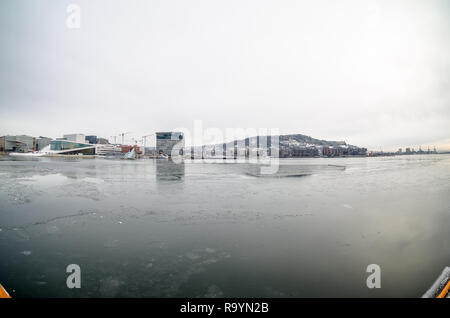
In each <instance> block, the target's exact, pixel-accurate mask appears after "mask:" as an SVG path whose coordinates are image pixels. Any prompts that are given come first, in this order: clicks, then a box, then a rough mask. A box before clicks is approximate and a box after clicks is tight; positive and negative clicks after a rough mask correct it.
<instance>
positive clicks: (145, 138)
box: [142, 133, 155, 148]
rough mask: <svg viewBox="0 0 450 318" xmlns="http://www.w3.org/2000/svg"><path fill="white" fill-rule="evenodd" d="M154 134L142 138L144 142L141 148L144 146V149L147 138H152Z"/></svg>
mask: <svg viewBox="0 0 450 318" xmlns="http://www.w3.org/2000/svg"><path fill="white" fill-rule="evenodd" d="M154 134H155V133H153V134H150V135H145V136H142V140H143V141H144V143H143V146H144V148H145V146H146V142H147V137H150V136H153V135H154Z"/></svg>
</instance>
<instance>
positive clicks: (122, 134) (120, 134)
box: [119, 132, 130, 145]
mask: <svg viewBox="0 0 450 318" xmlns="http://www.w3.org/2000/svg"><path fill="white" fill-rule="evenodd" d="M127 134H130V132H124V133H119V136H122V145H123V144H124V136H125V135H127Z"/></svg>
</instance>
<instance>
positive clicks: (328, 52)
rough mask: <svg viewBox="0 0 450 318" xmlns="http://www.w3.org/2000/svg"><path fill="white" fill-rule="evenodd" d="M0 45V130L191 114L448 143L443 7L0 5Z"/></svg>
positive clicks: (160, 124)
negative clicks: (73, 23) (71, 11)
mask: <svg viewBox="0 0 450 318" xmlns="http://www.w3.org/2000/svg"><path fill="white" fill-rule="evenodd" d="M70 3H75V4H78V5H79V6H80V8H81V28H80V29H69V28H67V26H66V19H67V16H68V14H67V13H66V8H67V6H68V5H69V4H70ZM0 48H1V50H0V135H4V134H29V135H34V136H39V135H44V136H51V137H59V136H61V135H62V134H65V133H75V132H80V133H85V134H97V135H99V136H103V137H106V138H109V137H110V136H112V135H117V134H118V133H120V132H125V131H130V132H133V134H132V135H134V136H142V135H145V134H149V133H152V132H154V131H161V130H163V131H164V130H171V129H174V128H177V127H187V128H191V127H192V125H193V121H194V120H196V119H199V120H203V126H204V127H205V128H207V127H217V128H220V129H225V128H228V127H241V128H249V127H253V128H259V127H267V128H272V127H275V128H279V129H280V132H281V133H302V134H306V135H310V136H312V137H315V138H323V139H330V140H345V141H347V142H349V143H351V144H356V145H360V146H366V147H368V148H369V149H380V148H383V149H395V148H396V147H400V146H403V147H405V146H416V147H417V146H418V145H422V146H423V147H425V146H427V145H436V146H438V147H440V148H441V149H443V148H450V134H449V131H450V129H449V127H450V80H449V78H450V1H446V0H442V1H434V0H431V1H428V0H422V1H414V0H407V1H365V0H354V1H333V0H330V1H322V0H319V1H313V0H310V1H300V0H297V1H286V0H277V1H275V0H271V1H264V0H252V1H248V0H226V1H225V0H220V1H219V0H180V1H174V0H157V1H156V0H142V1H129V0H128V1H126V0H120V1H119V0H116V1H113V0H108V1H106V0H103V1H100V0H94V1H93V0H87V1H81V0H80V1H76V0H72V1H59V0H58V1H57V0H52V1H48V0H46V1H44V0H39V1H36V0H28V1H24V0H11V1H9V0H2V1H1V2H0ZM132 135H129V136H132Z"/></svg>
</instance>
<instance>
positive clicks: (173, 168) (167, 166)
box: [155, 159, 184, 181]
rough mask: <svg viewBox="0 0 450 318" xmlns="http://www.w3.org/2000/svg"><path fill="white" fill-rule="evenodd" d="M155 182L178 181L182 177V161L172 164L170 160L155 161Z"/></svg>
mask: <svg viewBox="0 0 450 318" xmlns="http://www.w3.org/2000/svg"><path fill="white" fill-rule="evenodd" d="M155 164H156V180H160V181H180V180H183V177H184V161H182V160H180V162H174V161H172V159H168V160H165V159H160V160H155Z"/></svg>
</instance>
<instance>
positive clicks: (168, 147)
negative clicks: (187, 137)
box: [156, 132, 184, 157]
mask: <svg viewBox="0 0 450 318" xmlns="http://www.w3.org/2000/svg"><path fill="white" fill-rule="evenodd" d="M174 148H175V152H176V154H177V155H183V149H184V134H183V133H182V132H157V133H156V153H157V154H158V155H165V156H169V157H170V156H172V151H173V150H174Z"/></svg>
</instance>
